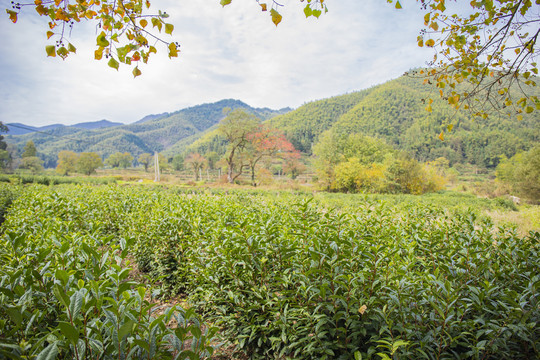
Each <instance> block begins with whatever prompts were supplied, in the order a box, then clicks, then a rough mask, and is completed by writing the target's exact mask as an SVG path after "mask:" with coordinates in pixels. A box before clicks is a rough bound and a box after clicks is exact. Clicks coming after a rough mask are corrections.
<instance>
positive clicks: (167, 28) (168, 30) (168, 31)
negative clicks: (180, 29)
mask: <svg viewBox="0 0 540 360" xmlns="http://www.w3.org/2000/svg"><path fill="white" fill-rule="evenodd" d="M173 30H174V25H173V24H165V34H169V35H172V32H173Z"/></svg>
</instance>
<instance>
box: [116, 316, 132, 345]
mask: <svg viewBox="0 0 540 360" xmlns="http://www.w3.org/2000/svg"><path fill="white" fill-rule="evenodd" d="M133 325H135V322H134V321H133V320H128V321H126V322H125V323H124V325H122V326H121V327H120V330H118V339H119V340H122V339H123V338H124V336H127V335H128V334H129V333H131V331H132V330H133Z"/></svg>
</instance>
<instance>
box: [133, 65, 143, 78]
mask: <svg viewBox="0 0 540 360" xmlns="http://www.w3.org/2000/svg"><path fill="white" fill-rule="evenodd" d="M132 73H133V77H134V78H136V77H137V76H139V75H141V74H142V73H141V70H139V68H138V67H137V66H136V67H135V69H133V72H132Z"/></svg>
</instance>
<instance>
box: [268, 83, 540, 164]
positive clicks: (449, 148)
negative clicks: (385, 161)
mask: <svg viewBox="0 0 540 360" xmlns="http://www.w3.org/2000/svg"><path fill="white" fill-rule="evenodd" d="M432 90H433V89H432V88H431V87H430V86H429V85H423V84H422V81H421V80H420V79H418V78H413V77H409V76H402V77H400V78H398V79H395V80H392V81H389V82H387V83H384V84H382V85H379V86H376V87H373V88H370V89H367V90H364V91H361V92H358V93H352V94H347V95H342V96H337V97H333V98H331V99H325V100H320V101H314V102H312V103H309V104H306V105H304V106H302V107H300V108H298V109H297V110H295V111H292V112H290V113H287V114H284V115H280V116H276V117H274V118H273V119H271V120H270V123H272V124H273V125H274V126H276V127H278V128H280V129H282V130H283V131H284V132H285V134H286V136H287V138H288V139H289V140H290V141H291V142H292V143H293V144H294V145H295V147H296V148H297V149H300V150H302V151H304V152H307V153H311V152H312V149H313V145H315V144H316V143H317V142H318V139H319V136H320V135H321V134H322V133H323V132H324V131H327V130H332V131H334V132H336V133H337V134H352V133H360V134H364V135H368V136H371V137H376V138H380V139H383V140H384V141H385V142H386V143H387V144H389V145H391V146H393V147H395V148H396V149H398V150H403V151H406V152H408V153H410V154H411V155H413V156H414V157H415V158H416V159H417V160H419V161H431V160H435V159H436V158H438V157H441V156H442V157H445V158H447V159H448V160H449V161H450V165H453V164H455V163H469V164H475V165H477V166H480V167H488V168H494V167H496V166H497V164H498V161H499V160H498V159H499V157H500V156H501V155H504V156H506V157H512V156H514V155H515V154H516V153H518V152H520V151H524V150H529V149H530V148H531V147H532V146H533V145H534V144H535V143H538V142H539V141H540V118H539V117H538V115H537V114H536V115H535V114H534V113H533V114H529V115H525V116H524V118H523V120H521V121H518V120H516V118H515V117H509V116H507V115H505V114H496V113H493V114H491V116H490V117H489V118H488V119H481V118H475V117H473V116H472V114H471V113H470V112H467V111H457V112H456V111H455V110H453V109H452V108H450V107H449V106H448V105H447V104H445V103H444V102H443V101H442V100H440V99H438V98H437V97H438V94H433V92H432ZM536 91H537V92H539V93H540V91H539V90H538V89H536ZM429 98H437V99H435V100H434V102H433V103H432V104H431V108H432V111H431V112H428V111H426V109H425V108H426V104H427V103H426V101H427V100H428V99H429ZM449 125H451V126H452V131H449V132H448V131H447V129H448V126H449ZM443 130H445V131H446V133H445V139H444V141H441V140H440V139H439V134H440V133H441V131H443Z"/></svg>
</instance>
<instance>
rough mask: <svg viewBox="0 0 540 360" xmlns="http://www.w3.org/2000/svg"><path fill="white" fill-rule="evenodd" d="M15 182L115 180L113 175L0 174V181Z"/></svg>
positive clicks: (112, 181) (43, 182)
mask: <svg viewBox="0 0 540 360" xmlns="http://www.w3.org/2000/svg"><path fill="white" fill-rule="evenodd" d="M2 182H4V183H15V184H41V185H59V184H112V183H115V182H116V179H115V178H113V177H100V178H98V177H88V176H71V177H66V176H47V175H0V183H2Z"/></svg>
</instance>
